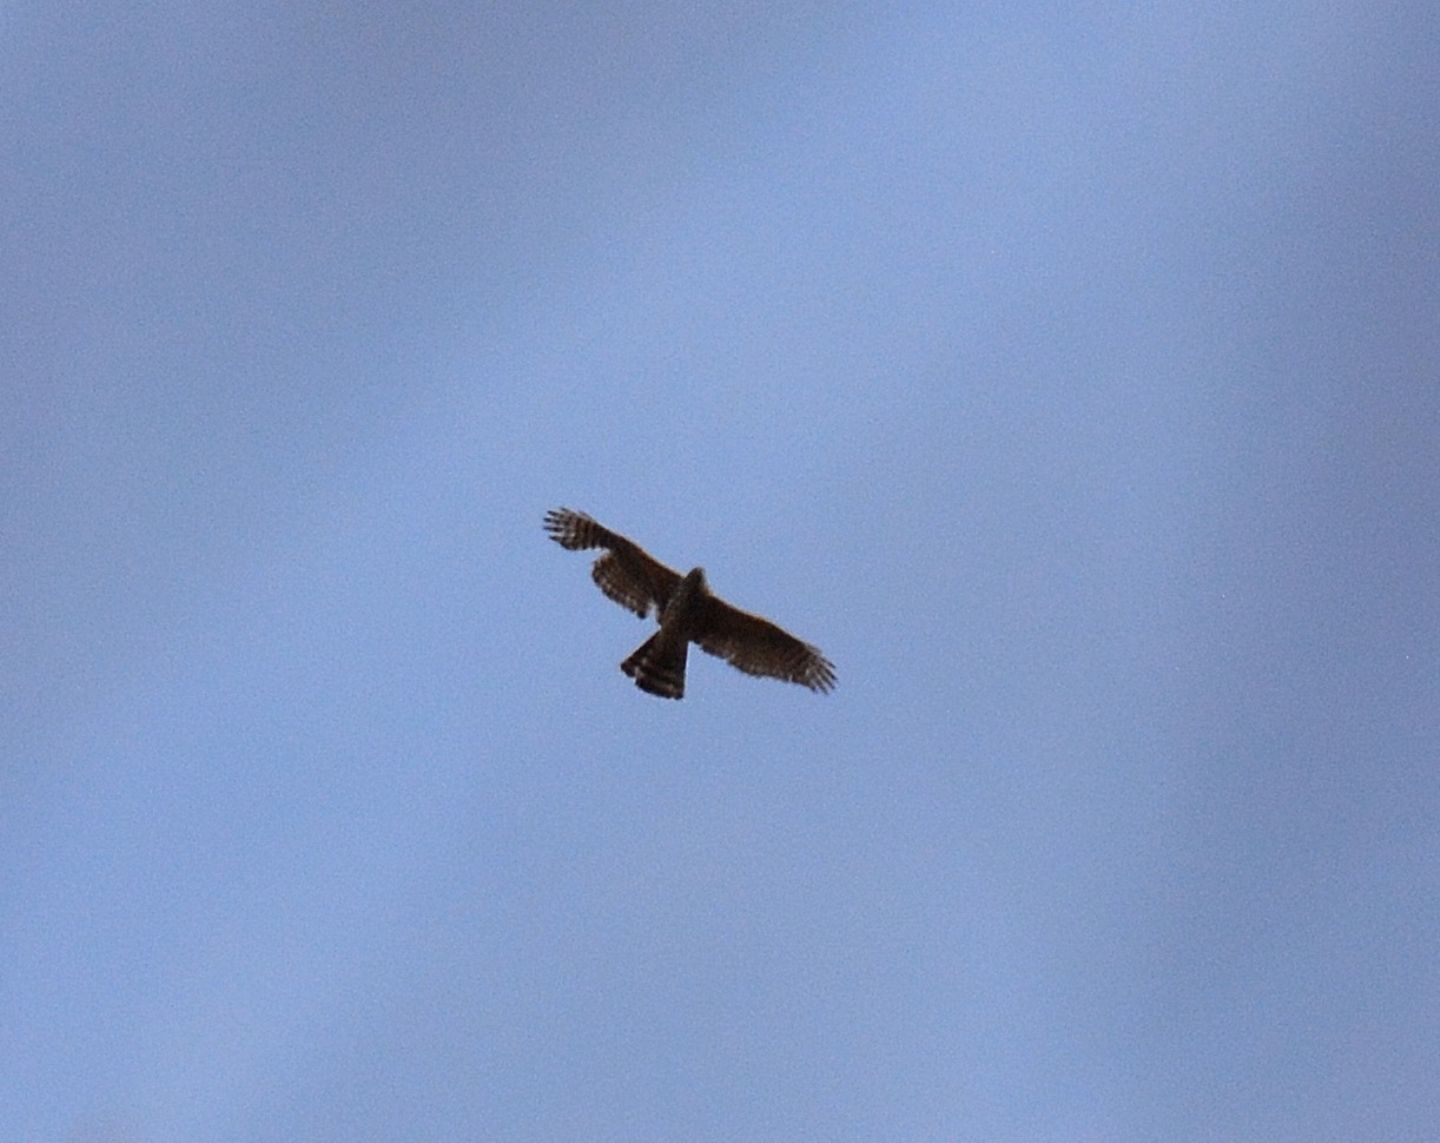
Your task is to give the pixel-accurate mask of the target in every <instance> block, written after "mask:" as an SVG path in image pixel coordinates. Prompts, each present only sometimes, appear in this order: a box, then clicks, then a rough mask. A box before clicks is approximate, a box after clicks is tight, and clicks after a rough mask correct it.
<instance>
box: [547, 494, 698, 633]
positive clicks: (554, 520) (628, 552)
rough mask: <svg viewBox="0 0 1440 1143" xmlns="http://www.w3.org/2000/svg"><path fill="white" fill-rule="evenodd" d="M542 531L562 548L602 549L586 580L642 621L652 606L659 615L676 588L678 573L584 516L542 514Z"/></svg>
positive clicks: (555, 512)
mask: <svg viewBox="0 0 1440 1143" xmlns="http://www.w3.org/2000/svg"><path fill="white" fill-rule="evenodd" d="M545 531H546V532H548V533H549V534H550V538H551V539H552V540H554V541H555V542H556V543H557V544H559V545H560V546H561V547H562V548H568V549H569V550H570V551H572V552H573V551H578V550H580V549H581V548H605V549H607V550H606V552H605V554H604V555H603V556H601V557H600V558H599V559H598V560H596V561H595V566H594V567H592V568H591V569H590V576H591V578H592V579H594V580H595V583H596V584H597V585H598V586H599V588H600V590H601V591H603V592H604V593H605V594H606V595H608V596H609V597H610V598H611V599H613V600H614V601H615V602H616V603H618V604H619V605H620V606H621V607H623V608H625V609H626V610H627V611H633V612H634V613H635V614H636V615H638V616H640V618H641V619H644V618H645V617H646V616H647V615H649V614H650V608H651V607H652V606H654V607H656V608H658V609H659V610H661V611H664V610H665V605H666V604H667V603H668V602H669V601H670V597H671V596H672V595H673V594H674V593H675V589H676V588H677V587H678V586H679V585H680V579H681V576H680V573H679V572H677V571H675V570H674V569H672V568H667V567H666V566H665V565H664V564H662V563H661V562H660V561H659V560H657V559H656V558H655V557H654V556H652V555H651V554H650V553H649V552H647V551H646V550H645V549H644V548H642V547H641V546H640V545H639V544H637V543H635V542H633V541H631V540H627V539H626V538H625V537H624V536H622V535H620V534H619V533H618V532H612V531H610V529H609V528H606V527H604V526H603V525H601V524H597V523H596V522H595V521H594V520H592V519H591V518H590V517H589V516H587V515H585V513H584V512H576V511H574V510H573V509H570V508H554V509H552V510H551V511H549V512H547V513H545Z"/></svg>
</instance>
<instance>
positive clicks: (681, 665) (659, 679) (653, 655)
mask: <svg viewBox="0 0 1440 1143" xmlns="http://www.w3.org/2000/svg"><path fill="white" fill-rule="evenodd" d="M663 634H664V631H663V630H661V631H657V632H655V634H654V635H651V636H650V638H648V639H646V640H645V642H643V643H641V644H640V646H639V647H637V648H636V649H635V653H634V654H632V655H631V656H630V657H629V658H628V659H626V660H625V661H624V662H623V663H621V664H620V669H621V670H622V671H624V672H625V673H626V674H627V675H629V676H630V677H631V678H632V679H634V680H635V685H636V686H637V687H639V688H640V689H641V690H642V691H649V692H650V693H651V694H652V695H659V696H660V697H661V698H672V699H678V698H683V697H684V696H685V658H686V656H687V655H688V654H689V651H690V643H689V640H686V639H677V640H667V643H668V644H669V645H668V646H667V645H666V644H665V643H661V641H660V636H661V635H663Z"/></svg>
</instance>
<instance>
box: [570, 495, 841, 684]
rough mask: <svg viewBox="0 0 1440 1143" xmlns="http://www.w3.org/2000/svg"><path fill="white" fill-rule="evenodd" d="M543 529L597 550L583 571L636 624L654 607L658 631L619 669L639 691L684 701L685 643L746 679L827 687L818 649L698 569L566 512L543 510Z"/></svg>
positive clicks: (829, 671) (831, 679)
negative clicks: (727, 595)
mask: <svg viewBox="0 0 1440 1143" xmlns="http://www.w3.org/2000/svg"><path fill="white" fill-rule="evenodd" d="M545 531H546V532H548V533H549V534H550V538H551V539H552V540H554V541H555V542H556V543H557V544H559V545H560V546H561V547H562V548H568V549H569V550H570V551H578V550H580V549H582V548H604V549H605V552H604V554H603V555H601V556H600V558H599V559H597V560H596V561H595V566H594V567H593V568H591V569H590V575H591V577H592V578H593V579H594V580H595V583H596V584H597V585H598V586H599V588H600V590H601V591H603V592H604V593H605V594H606V595H608V596H609V597H610V598H611V599H613V600H614V601H615V602H616V603H618V604H619V605H620V606H621V607H623V608H625V609H626V610H627V611H633V612H634V613H635V614H636V615H638V616H640V618H641V619H644V618H645V617H646V616H648V615H649V614H650V609H651V608H652V607H654V608H655V610H656V612H657V615H658V617H659V620H660V630H658V631H656V632H655V634H653V635H651V636H650V638H648V639H647V640H645V642H643V643H641V644H640V646H639V647H637V648H636V649H635V652H634V654H632V655H631V656H630V657H629V658H628V659H626V660H625V661H624V662H623V663H621V664H620V669H621V670H622V671H624V672H625V673H626V674H627V675H629V676H630V677H631V678H632V679H634V680H635V685H636V686H637V687H639V688H640V689H641V690H642V691H648V692H649V693H650V694H652V695H659V696H660V697H661V698H673V699H678V698H681V697H683V696H684V694H685V659H686V656H687V654H688V652H689V649H690V644H691V643H697V644H699V646H700V649H701V650H702V651H708V652H709V653H710V654H712V655H716V656H718V657H719V658H721V659H724V660H725V661H726V662H728V663H729V664H730V665H731V666H733V667H738V668H739V669H740V670H742V671H744V672H745V673H746V674H749V675H764V676H768V677H770V678H773V679H784V680H785V681H786V682H791V683H799V684H800V685H801V686H802V687H809V688H810V689H811V690H812V691H821V692H824V691H828V690H830V689H831V688H832V687H834V685H835V668H834V666H833V665H832V664H831V663H830V661H829V660H828V659H826V658H825V656H824V655H822V654H820V652H819V650H818V649H817V648H815V647H812V646H810V644H809V643H804V642H802V641H801V640H799V639H797V638H795V636H794V635H791V634H790V633H789V632H788V631H782V630H781V629H780V628H779V627H777V626H775V624H773V623H771V622H770V621H769V620H768V619H762V618H760V616H758V615H751V614H750V613H749V612H748V611H741V610H740V609H739V608H738V607H731V606H730V604H728V603H726V602H725V601H724V600H723V599H721V598H720V597H719V596H717V595H712V594H711V592H710V588H709V585H708V584H706V582H705V569H704V568H692V569H691V570H690V571H689V572H688V573H687V574H685V575H683V576H682V575H681V574H680V573H679V572H677V571H675V570H674V569H673V568H668V567H666V566H665V565H664V564H662V563H661V562H660V561H659V560H657V559H656V558H655V557H654V556H652V555H650V553H649V552H647V551H645V550H644V549H643V548H641V547H640V545H638V544H636V543H634V542H632V541H630V540H627V539H626V538H625V537H624V536H622V535H620V534H618V533H616V532H612V531H610V529H608V528H606V527H603V526H602V525H600V524H597V523H596V522H595V521H594V520H592V519H591V518H590V517H589V516H587V515H585V513H583V512H574V511H572V510H570V509H569V508H556V509H553V510H552V511H550V512H547V513H546V514H545Z"/></svg>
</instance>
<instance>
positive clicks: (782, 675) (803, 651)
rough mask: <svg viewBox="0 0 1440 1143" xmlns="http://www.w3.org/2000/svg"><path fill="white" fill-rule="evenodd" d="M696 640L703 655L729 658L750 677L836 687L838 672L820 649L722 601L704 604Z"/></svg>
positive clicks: (817, 687) (816, 687) (822, 688)
mask: <svg viewBox="0 0 1440 1143" xmlns="http://www.w3.org/2000/svg"><path fill="white" fill-rule="evenodd" d="M697 627H698V630H696V632H695V633H694V634H693V635H692V636H691V638H693V639H694V640H695V642H696V643H698V644H700V647H701V649H702V650H705V651H708V652H710V654H712V655H715V656H718V657H719V658H721V659H724V660H725V661H726V662H727V663H729V664H730V665H731V666H732V667H738V668H739V669H740V670H742V671H744V672H745V673H746V674H747V675H763V676H765V677H767V678H772V679H784V680H785V681H786V682H789V683H799V684H800V685H801V686H802V687H809V688H810V689H811V690H812V691H821V692H824V691H828V690H830V689H832V688H833V687H834V686H835V667H834V664H832V663H831V662H830V660H829V659H827V658H825V656H824V655H822V654H821V653H820V650H819V648H818V647H812V646H811V645H810V644H809V643H806V642H803V641H802V640H800V639H797V638H795V636H794V635H791V634H790V632H788V631H785V630H783V629H781V628H779V627H777V626H775V624H773V623H771V622H770V621H769V620H768V619H762V618H760V616H758V615H751V614H750V612H748V611H741V610H740V609H739V608H738V607H732V606H731V605H730V604H728V603H726V602H725V601H724V600H723V599H721V598H719V597H718V596H715V595H712V596H709V597H708V598H707V599H706V600H705V604H704V612H703V614H702V615H701V617H700V622H699V623H698V624H697Z"/></svg>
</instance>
